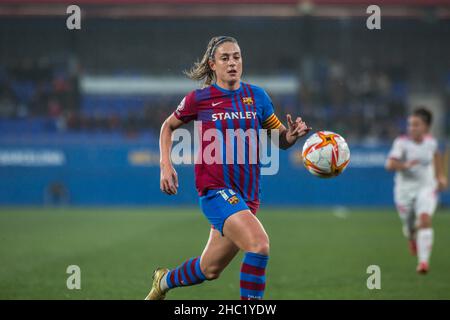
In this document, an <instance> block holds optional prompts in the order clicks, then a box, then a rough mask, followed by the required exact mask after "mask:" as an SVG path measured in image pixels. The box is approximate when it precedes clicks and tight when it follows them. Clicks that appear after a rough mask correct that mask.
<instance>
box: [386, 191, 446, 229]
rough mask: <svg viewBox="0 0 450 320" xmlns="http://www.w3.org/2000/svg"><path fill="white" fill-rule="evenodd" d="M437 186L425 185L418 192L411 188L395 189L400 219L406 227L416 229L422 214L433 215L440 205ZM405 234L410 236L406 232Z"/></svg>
mask: <svg viewBox="0 0 450 320" xmlns="http://www.w3.org/2000/svg"><path fill="white" fill-rule="evenodd" d="M438 198H439V197H438V192H437V189H436V187H434V186H433V187H424V188H421V189H419V190H418V191H417V192H412V191H411V190H409V191H406V190H397V189H396V190H395V191H394V199H395V206H396V208H397V211H398V214H399V216H400V219H401V220H402V222H403V225H404V227H407V228H408V229H409V230H413V229H415V227H416V226H417V222H418V218H419V216H420V215H421V214H427V215H429V216H432V215H433V214H434V212H435V211H436V208H437V205H438ZM405 235H406V236H408V235H407V234H406V232H405Z"/></svg>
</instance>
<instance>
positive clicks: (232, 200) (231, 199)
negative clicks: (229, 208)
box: [228, 196, 239, 204]
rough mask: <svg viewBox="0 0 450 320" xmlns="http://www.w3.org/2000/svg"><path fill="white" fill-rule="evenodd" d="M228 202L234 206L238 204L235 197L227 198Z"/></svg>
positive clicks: (237, 199)
mask: <svg viewBox="0 0 450 320" xmlns="http://www.w3.org/2000/svg"><path fill="white" fill-rule="evenodd" d="M228 202H229V203H230V204H236V203H238V202H239V198H238V197H236V196H232V197H230V198H228Z"/></svg>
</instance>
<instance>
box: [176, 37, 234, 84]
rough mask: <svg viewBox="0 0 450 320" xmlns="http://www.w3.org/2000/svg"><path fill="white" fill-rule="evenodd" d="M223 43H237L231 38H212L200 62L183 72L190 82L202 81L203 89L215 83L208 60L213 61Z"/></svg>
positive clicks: (214, 76) (214, 75)
mask: <svg viewBox="0 0 450 320" xmlns="http://www.w3.org/2000/svg"><path fill="white" fill-rule="evenodd" d="M225 42H233V43H237V41H236V39H235V38H233V37H228V36H220V37H213V38H212V39H211V40H210V41H209V43H208V47H207V48H206V52H205V54H204V55H203V58H202V60H201V61H197V62H195V63H194V66H193V67H192V68H191V69H190V70H187V71H184V74H186V75H187V76H188V77H189V78H190V79H192V80H196V81H201V80H204V81H203V85H204V86H205V87H206V86H209V85H211V84H212V83H213V82H215V81H216V74H215V73H214V71H213V70H212V69H211V68H210V66H209V60H214V54H215V52H216V50H217V48H218V47H219V46H220V45H221V44H223V43H225Z"/></svg>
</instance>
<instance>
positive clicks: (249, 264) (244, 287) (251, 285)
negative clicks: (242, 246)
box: [240, 252, 269, 300]
mask: <svg viewBox="0 0 450 320" xmlns="http://www.w3.org/2000/svg"><path fill="white" fill-rule="evenodd" d="M268 260H269V256H266V255H263V254H259V253H253V252H246V253H245V255H244V260H243V261H242V266H241V282H240V288H241V300H261V299H262V298H263V296H264V289H265V288H266V266H267V261H268Z"/></svg>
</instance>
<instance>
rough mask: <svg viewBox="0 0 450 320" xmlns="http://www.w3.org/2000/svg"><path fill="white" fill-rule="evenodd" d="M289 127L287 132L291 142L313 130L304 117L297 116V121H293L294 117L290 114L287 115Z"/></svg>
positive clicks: (288, 140) (287, 137) (287, 138)
mask: <svg viewBox="0 0 450 320" xmlns="http://www.w3.org/2000/svg"><path fill="white" fill-rule="evenodd" d="M286 119H287V124H288V129H287V132H286V140H287V142H289V143H294V142H295V141H296V140H297V139H298V138H300V137H303V136H304V135H306V134H308V132H309V131H311V129H312V128H311V127H308V125H307V124H306V123H305V122H304V121H303V120H302V118H300V117H297V119H295V122H294V121H292V117H291V115H290V114H288V115H286Z"/></svg>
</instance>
